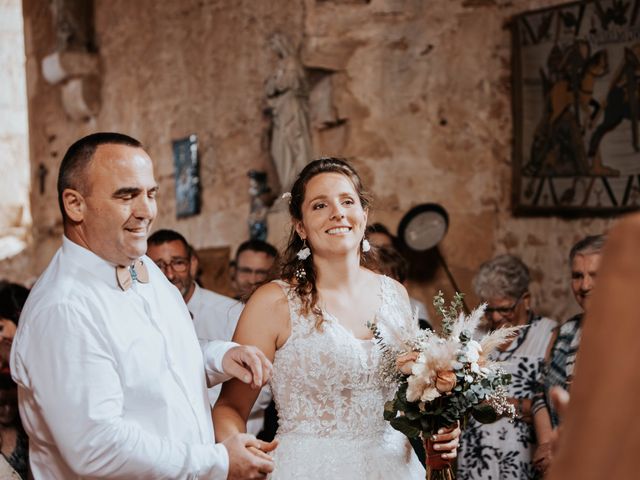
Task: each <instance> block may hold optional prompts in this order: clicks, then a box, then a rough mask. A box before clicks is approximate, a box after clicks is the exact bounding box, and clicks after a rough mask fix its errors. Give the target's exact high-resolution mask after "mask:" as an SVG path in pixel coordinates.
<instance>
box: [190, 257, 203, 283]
mask: <svg viewBox="0 0 640 480" xmlns="http://www.w3.org/2000/svg"><path fill="white" fill-rule="evenodd" d="M199 266H200V261H199V260H198V257H197V256H196V255H194V254H193V253H192V254H191V260H189V275H191V277H192V278H196V276H197V275H198V267H199Z"/></svg>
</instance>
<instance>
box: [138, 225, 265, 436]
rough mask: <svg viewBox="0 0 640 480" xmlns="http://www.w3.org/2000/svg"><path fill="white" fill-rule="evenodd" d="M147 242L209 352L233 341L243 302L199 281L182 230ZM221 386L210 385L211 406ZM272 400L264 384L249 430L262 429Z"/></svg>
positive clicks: (158, 234)
mask: <svg viewBox="0 0 640 480" xmlns="http://www.w3.org/2000/svg"><path fill="white" fill-rule="evenodd" d="M147 245H148V248H147V255H148V256H149V258H151V260H153V261H154V262H155V263H156V265H158V268H160V270H162V272H163V273H164V274H165V276H166V277H167V279H168V280H169V281H170V282H171V283H173V284H174V285H175V286H176V287H177V288H178V290H179V291H180V293H181V294H182V298H184V301H185V302H186V304H187V308H188V309H189V313H190V314H191V317H192V318H193V325H194V327H195V329H196V335H197V336H198V340H199V341H200V345H201V346H202V347H203V349H204V350H205V351H206V346H207V345H208V343H209V342H212V341H217V340H224V341H231V338H232V337H233V332H234V331H235V329H236V325H237V324H238V319H239V318H240V314H241V313H242V308H243V306H244V305H243V304H242V303H240V302H239V301H238V300H234V299H233V298H229V297H225V296H224V295H220V294H219V293H216V292H213V291H211V290H207V289H205V288H202V287H201V286H200V285H198V284H197V283H196V281H195V274H196V272H197V271H198V261H197V258H196V256H195V255H194V253H193V248H192V247H191V245H189V244H188V243H187V240H186V239H185V238H184V237H183V236H182V235H181V234H180V233H178V232H176V231H174V230H158V231H157V232H155V233H153V234H152V235H151V236H150V237H149V239H148V240H147ZM220 387H221V385H220V384H218V385H214V386H213V387H210V388H209V403H210V404H211V407H212V408H213V406H214V405H215V403H216V401H217V400H218V396H219V395H220ZM270 402H271V392H270V390H269V387H268V386H264V387H263V389H262V391H261V392H260V396H259V398H258V401H257V402H256V404H255V405H254V407H253V409H252V411H251V415H250V416H249V421H248V422H247V433H251V434H252V435H258V434H259V433H260V432H261V431H262V429H263V427H264V415H265V409H266V408H267V406H268V405H269V403H270Z"/></svg>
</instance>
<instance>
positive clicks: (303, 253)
mask: <svg viewBox="0 0 640 480" xmlns="http://www.w3.org/2000/svg"><path fill="white" fill-rule="evenodd" d="M296 255H297V256H298V260H306V259H307V258H309V257H310V256H311V249H310V248H309V247H307V240H306V239H302V248H301V249H300V250H298V253H297V254H296Z"/></svg>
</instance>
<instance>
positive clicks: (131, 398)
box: [11, 238, 233, 480]
mask: <svg viewBox="0 0 640 480" xmlns="http://www.w3.org/2000/svg"><path fill="white" fill-rule="evenodd" d="M142 260H143V262H144V264H145V265H146V266H147V268H148V270H149V283H146V284H143V283H138V282H133V286H132V287H131V288H130V289H128V290H127V291H122V290H121V289H120V288H119V287H118V285H117V282H116V274H115V266H114V265H112V264H110V263H108V262H106V261H105V260H103V259H102V258H100V257H98V256H97V255H95V254H94V253H92V252H90V251H89V250H87V249H85V248H83V247H81V246H79V245H77V244H75V243H73V242H71V241H70V240H68V239H67V238H63V244H62V247H61V248H60V249H59V250H58V252H57V253H56V255H55V256H54V258H53V260H52V261H51V263H50V264H49V266H48V267H47V269H46V270H45V272H44V273H43V274H42V276H41V277H40V279H39V280H38V282H37V283H36V285H35V286H34V288H33V290H32V291H31V294H30V295H29V298H28V300H27V303H26V305H25V308H24V311H23V313H22V316H21V318H20V326H19V328H18V331H17V333H16V336H15V339H14V342H13V348H12V352H11V370H12V374H13V378H14V380H15V381H16V382H17V383H18V392H19V405H20V414H21V417H22V422H23V425H24V427H25V429H26V431H27V433H28V434H29V441H30V442H29V455H30V461H31V468H32V472H33V474H34V478H36V479H56V480H60V479H65V480H67V479H77V478H119V479H195V478H207V479H209V478H211V479H224V478H226V476H227V472H228V463H229V459H228V455H227V452H226V449H225V448H224V446H222V445H216V444H215V443H214V432H213V424H212V422H211V413H210V409H209V402H208V398H207V389H206V387H207V385H206V383H205V365H204V363H203V355H202V352H201V350H200V348H199V345H198V340H197V338H196V334H195V331H194V328H193V324H192V322H191V318H190V316H189V312H188V311H187V307H186V306H185V303H184V301H183V299H182V297H181V295H180V293H179V291H178V290H177V289H176V288H175V287H174V286H173V285H171V283H170V282H169V281H168V280H167V279H166V278H165V276H164V274H163V273H162V272H161V271H160V270H159V269H158V267H157V266H156V265H155V264H154V263H153V262H152V261H151V260H150V259H149V258H148V257H146V256H145V257H142ZM231 346H233V344H231V343H227V342H214V343H210V344H208V346H207V348H206V349H205V359H206V360H205V362H206V373H207V377H208V380H209V381H210V382H215V381H219V380H223V379H225V378H226V377H223V374H222V368H221V362H222V357H223V356H224V354H225V353H226V351H227V350H228V349H229V348H230V347H231Z"/></svg>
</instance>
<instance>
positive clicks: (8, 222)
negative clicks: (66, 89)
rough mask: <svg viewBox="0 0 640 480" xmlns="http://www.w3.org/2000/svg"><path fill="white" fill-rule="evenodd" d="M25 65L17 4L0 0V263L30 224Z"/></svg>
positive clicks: (21, 241)
mask: <svg viewBox="0 0 640 480" xmlns="http://www.w3.org/2000/svg"><path fill="white" fill-rule="evenodd" d="M24 62H25V58H24V33H23V30H22V6H21V3H20V0H0V65H2V69H0V85H1V86H2V88H0V158H1V159H2V162H3V163H2V176H0V259H4V258H7V257H11V256H14V255H16V254H17V253H18V252H20V251H21V250H22V249H24V248H25V246H26V244H25V241H26V240H27V236H28V233H29V227H30V224H31V217H30V214H29V162H28V158H29V150H28V125H27V93H26V81H25V68H24ZM16 266H17V265H16ZM12 278H13V277H12Z"/></svg>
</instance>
